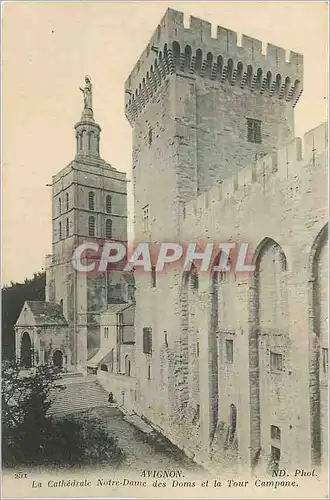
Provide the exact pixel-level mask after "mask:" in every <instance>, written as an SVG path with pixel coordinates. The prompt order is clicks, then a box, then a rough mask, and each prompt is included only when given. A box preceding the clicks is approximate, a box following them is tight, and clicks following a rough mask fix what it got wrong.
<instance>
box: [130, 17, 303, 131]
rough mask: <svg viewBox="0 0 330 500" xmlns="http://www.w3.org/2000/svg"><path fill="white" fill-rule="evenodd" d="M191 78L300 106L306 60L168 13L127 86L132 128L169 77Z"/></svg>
mask: <svg viewBox="0 0 330 500" xmlns="http://www.w3.org/2000/svg"><path fill="white" fill-rule="evenodd" d="M173 73H185V74H187V75H190V76H191V77H194V76H199V77H202V78H209V79H211V80H214V81H217V82H219V83H222V84H225V83H226V84H228V85H232V86H234V85H236V86H239V87H240V88H241V89H249V90H250V91H252V92H259V93H261V94H266V95H269V97H273V98H277V99H283V100H285V101H289V102H290V103H292V106H295V105H296V104H297V102H298V99H299V97H300V95H301V93H302V90H303V56H302V55H301V54H298V53H296V52H292V51H290V53H289V59H288V60H287V59H286V50H285V49H283V48H281V47H277V46H275V45H272V44H269V43H268V44H267V48H266V53H265V54H264V53H263V52H262V42H261V41H260V40H257V39H255V38H251V37H249V36H246V35H243V36H242V42H241V46H239V45H237V33H236V32H235V31H232V30H230V29H227V28H223V27H221V26H217V37H216V38H213V37H212V35H211V23H209V22H207V21H204V20H202V19H199V18H196V17H193V16H191V17H190V24H189V28H185V27H184V22H183V13H182V12H179V11H176V10H173V9H168V10H167V11H166V13H165V15H164V17H163V19H162V21H161V22H160V24H159V25H158V27H157V29H156V31H155V33H154V34H153V36H152V37H151V40H150V42H149V43H148V45H147V47H146V49H145V50H144V52H143V54H142V55H141V57H140V59H139V60H138V61H137V63H136V64H135V66H134V68H133V70H132V72H131V74H130V76H129V77H128V79H127V81H126V83H125V95H126V116H127V118H128V120H129V121H130V123H131V124H133V123H134V121H135V119H136V117H137V116H138V115H139V114H140V112H141V111H142V109H143V108H144V106H145V105H146V103H147V102H148V101H149V100H150V98H151V97H152V96H153V95H154V93H155V92H156V90H157V88H158V87H160V86H161V84H162V81H163V80H164V79H165V78H166V77H167V75H169V74H173Z"/></svg>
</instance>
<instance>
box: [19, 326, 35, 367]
mask: <svg viewBox="0 0 330 500" xmlns="http://www.w3.org/2000/svg"><path fill="white" fill-rule="evenodd" d="M20 362H21V366H22V368H31V367H32V342H31V338H30V335H29V334H28V333H27V332H24V333H23V335H22V339H21V355H20Z"/></svg>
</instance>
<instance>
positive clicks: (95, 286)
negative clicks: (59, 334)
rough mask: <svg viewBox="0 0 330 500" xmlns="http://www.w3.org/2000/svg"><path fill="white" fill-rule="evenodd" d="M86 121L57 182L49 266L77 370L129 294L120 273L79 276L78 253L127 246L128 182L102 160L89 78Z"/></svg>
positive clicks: (49, 282)
mask: <svg viewBox="0 0 330 500" xmlns="http://www.w3.org/2000/svg"><path fill="white" fill-rule="evenodd" d="M80 90H81V91H82V93H83V98H84V101H83V103H84V105H83V111H82V114H81V119H80V121H79V122H78V123H76V125H75V126H74V128H75V132H76V143H77V149H76V154H75V157H74V159H73V160H72V161H71V162H70V163H69V164H68V165H67V166H66V167H64V168H63V169H62V170H60V171H59V172H58V173H57V174H56V175H54V176H53V179H52V228H53V231H52V255H50V256H47V262H46V300H47V301H49V302H55V303H57V304H59V305H60V306H61V308H62V310H63V314H64V316H65V318H66V319H67V322H68V332H69V333H68V335H69V341H70V346H71V352H72V355H71V359H72V365H73V369H75V370H77V371H84V370H85V367H86V361H87V359H88V358H89V357H90V356H92V355H93V354H95V352H97V351H98V349H99V346H100V315H101V314H102V313H103V312H105V311H106V310H107V307H108V303H111V302H112V301H113V300H114V296H115V298H116V300H119V299H120V298H121V297H122V296H124V295H125V294H124V293H123V294H121V293H120V292H121V291H122V290H123V291H125V284H123V283H122V276H121V273H120V272H115V271H114V272H112V271H110V272H109V273H108V274H107V275H105V274H104V273H103V274H98V273H97V272H95V273H94V272H93V273H86V272H85V273H83V272H78V271H76V269H75V268H74V266H73V263H72V257H73V253H74V251H75V249H76V248H77V247H78V246H79V245H80V244H81V243H83V242H86V241H92V242H94V243H95V242H96V243H98V244H99V246H100V248H101V247H102V246H103V244H104V241H105V240H111V241H118V242H122V243H124V244H125V245H126V243H127V181H126V174H125V173H123V172H120V171H118V170H117V169H116V168H114V167H113V166H112V165H110V164H109V163H107V162H106V161H104V160H103V159H102V158H101V156H100V132H101V127H100V126H99V125H98V124H97V123H96V122H95V119H94V112H93V103H92V83H91V79H90V77H89V76H86V77H85V86H84V88H81V89H80Z"/></svg>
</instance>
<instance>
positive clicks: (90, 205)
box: [88, 191, 95, 210]
mask: <svg viewBox="0 0 330 500" xmlns="http://www.w3.org/2000/svg"><path fill="white" fill-rule="evenodd" d="M94 200H95V195H94V193H93V191H90V192H89V193H88V208H89V210H94V205H95V204H94Z"/></svg>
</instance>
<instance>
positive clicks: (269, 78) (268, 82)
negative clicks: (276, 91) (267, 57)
mask: <svg viewBox="0 0 330 500" xmlns="http://www.w3.org/2000/svg"><path fill="white" fill-rule="evenodd" d="M271 83H272V72H271V71H267V80H266V87H265V90H269V89H270V86H271Z"/></svg>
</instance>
